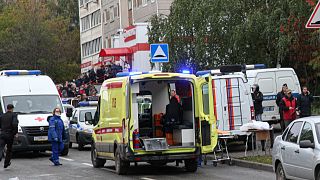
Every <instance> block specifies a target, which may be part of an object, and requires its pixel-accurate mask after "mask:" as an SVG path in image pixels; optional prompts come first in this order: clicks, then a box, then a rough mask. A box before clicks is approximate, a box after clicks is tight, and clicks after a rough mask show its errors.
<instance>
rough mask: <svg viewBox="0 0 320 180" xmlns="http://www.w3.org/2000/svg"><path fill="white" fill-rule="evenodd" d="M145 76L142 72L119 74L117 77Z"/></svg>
mask: <svg viewBox="0 0 320 180" xmlns="http://www.w3.org/2000/svg"><path fill="white" fill-rule="evenodd" d="M140 74H143V73H142V72H119V73H117V75H116V77H126V76H134V75H140Z"/></svg>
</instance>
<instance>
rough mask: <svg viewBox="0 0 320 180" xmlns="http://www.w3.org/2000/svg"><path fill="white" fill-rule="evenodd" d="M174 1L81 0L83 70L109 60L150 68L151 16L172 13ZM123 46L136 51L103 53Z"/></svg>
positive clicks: (133, 66)
mask: <svg viewBox="0 0 320 180" xmlns="http://www.w3.org/2000/svg"><path fill="white" fill-rule="evenodd" d="M172 2H173V0H79V7H80V11H79V13H80V30H81V37H80V38H81V72H86V71H88V70H89V69H91V68H94V67H95V66H98V65H100V64H102V63H106V62H112V63H116V64H120V65H121V66H123V67H129V68H130V70H134V71H139V70H148V69H150V68H151V66H150V63H149V59H150V57H149V56H150V55H149V49H148V35H147V27H148V26H149V25H150V24H149V19H150V18H151V17H152V16H153V15H160V14H165V15H169V13H170V6H171V3H172ZM98 16H100V17H98ZM116 48H118V49H116ZM120 48H129V49H128V51H129V52H131V53H132V54H129V53H127V54H121V53H120V54H114V53H111V54H110V53H109V54H108V53H104V55H105V57H99V52H100V51H101V49H108V51H105V52H112V49H115V50H118V51H119V52H121V51H123V50H124V49H120ZM110 50H111V51H110ZM138 60H140V62H138ZM139 66H141V68H140V67H139Z"/></svg>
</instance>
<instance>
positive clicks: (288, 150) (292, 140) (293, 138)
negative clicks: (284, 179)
mask: <svg viewBox="0 0 320 180" xmlns="http://www.w3.org/2000/svg"><path fill="white" fill-rule="evenodd" d="M302 124H303V122H302V121H297V122H295V123H294V124H292V126H291V127H290V130H289V131H288V133H287V136H286V138H285V140H284V141H282V144H281V146H280V148H281V156H282V160H283V168H284V169H285V172H286V175H287V176H294V175H296V170H297V168H298V166H297V163H296V162H297V161H298V156H297V155H296V152H295V151H296V150H297V149H298V148H299V146H298V144H297V142H298V137H299V134H300V130H301V127H302Z"/></svg>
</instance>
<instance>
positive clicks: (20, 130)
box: [18, 125, 23, 133]
mask: <svg viewBox="0 0 320 180" xmlns="http://www.w3.org/2000/svg"><path fill="white" fill-rule="evenodd" d="M18 133H23V131H22V128H21V126H19V125H18Z"/></svg>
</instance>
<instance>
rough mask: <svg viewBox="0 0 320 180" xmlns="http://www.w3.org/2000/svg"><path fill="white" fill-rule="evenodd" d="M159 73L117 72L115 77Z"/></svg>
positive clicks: (154, 72)
mask: <svg viewBox="0 0 320 180" xmlns="http://www.w3.org/2000/svg"><path fill="white" fill-rule="evenodd" d="M156 73H161V71H148V72H119V73H117V75H116V77H127V76H136V75H141V74H156Z"/></svg>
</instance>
